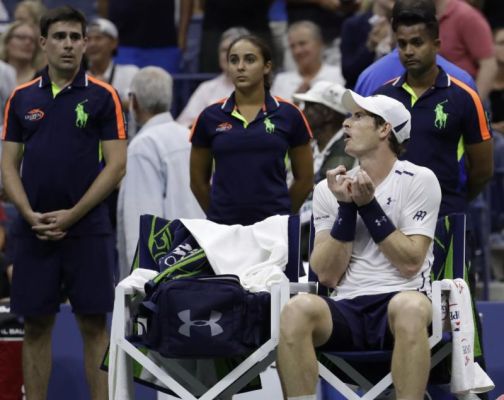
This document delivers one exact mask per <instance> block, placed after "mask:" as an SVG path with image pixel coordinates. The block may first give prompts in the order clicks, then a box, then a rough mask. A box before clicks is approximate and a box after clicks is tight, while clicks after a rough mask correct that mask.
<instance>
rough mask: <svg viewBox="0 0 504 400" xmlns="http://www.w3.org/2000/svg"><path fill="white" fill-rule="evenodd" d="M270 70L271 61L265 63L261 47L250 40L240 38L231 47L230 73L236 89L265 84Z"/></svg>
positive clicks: (229, 57)
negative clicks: (265, 78)
mask: <svg viewBox="0 0 504 400" xmlns="http://www.w3.org/2000/svg"><path fill="white" fill-rule="evenodd" d="M270 71H271V62H269V61H268V62H266V63H265V61H264V57H263V55H262V54H261V51H260V49H259V48H258V47H257V46H256V45H255V44H253V43H251V42H249V41H248V40H240V41H238V42H236V43H235V44H234V45H233V47H232V48H231V49H230V51H229V56H228V74H229V76H230V77H231V80H232V81H233V83H234V85H235V87H236V89H238V90H239V89H246V88H252V87H257V86H259V85H260V86H263V85H264V77H265V75H267V74H268V73H269V72H270Z"/></svg>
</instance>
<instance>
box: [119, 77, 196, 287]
mask: <svg viewBox="0 0 504 400" xmlns="http://www.w3.org/2000/svg"><path fill="white" fill-rule="evenodd" d="M172 90H173V80H172V78H171V76H170V75H169V74H168V73H167V72H166V71H165V70H163V69H162V68H159V67H145V68H142V69H141V70H140V71H139V72H138V73H137V74H136V75H135V77H134V78H133V81H132V82H131V88H130V101H131V105H130V109H131V111H132V112H133V116H134V118H135V120H136V122H137V124H138V125H139V126H141V129H140V131H139V132H138V134H137V135H136V136H135V137H134V138H133V140H132V141H131V143H130V145H129V147H128V164H127V168H126V175H125V177H124V179H123V181H122V184H121V188H120V191H119V199H118V204H117V246H118V253H119V268H120V278H124V277H125V276H126V275H128V274H129V270H130V266H131V263H132V261H133V256H134V253H135V248H136V244H137V240H138V220H139V217H140V215H142V214H153V215H156V216H159V217H162V218H166V219H175V218H204V216H205V215H204V213H203V211H202V210H201V208H200V207H199V205H198V203H197V201H196V199H195V198H194V196H193V194H192V192H191V189H190V187H189V154H190V150H191V145H190V143H189V130H188V129H187V128H186V127H184V126H182V125H180V124H178V123H177V122H175V121H174V120H173V118H172V116H171V114H170V112H169V110H170V107H171V103H172Z"/></svg>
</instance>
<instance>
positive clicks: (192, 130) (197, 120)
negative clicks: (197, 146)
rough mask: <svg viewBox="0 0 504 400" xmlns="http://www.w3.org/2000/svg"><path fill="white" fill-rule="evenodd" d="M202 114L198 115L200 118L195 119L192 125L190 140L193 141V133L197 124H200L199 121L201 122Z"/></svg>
mask: <svg viewBox="0 0 504 400" xmlns="http://www.w3.org/2000/svg"><path fill="white" fill-rule="evenodd" d="M201 114H202V113H200V115H198V118H196V120H195V121H194V124H193V125H192V126H191V133H190V134H189V141H190V142H192V137H193V135H194V130H195V129H196V125H197V124H198V122H199V119H200V117H201Z"/></svg>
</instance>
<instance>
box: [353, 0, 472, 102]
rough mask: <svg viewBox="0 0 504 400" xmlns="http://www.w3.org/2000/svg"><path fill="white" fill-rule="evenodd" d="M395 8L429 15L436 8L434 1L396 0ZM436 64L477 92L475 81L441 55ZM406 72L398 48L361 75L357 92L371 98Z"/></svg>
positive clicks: (437, 55)
mask: <svg viewBox="0 0 504 400" xmlns="http://www.w3.org/2000/svg"><path fill="white" fill-rule="evenodd" d="M394 7H397V10H398V11H399V9H400V8H403V9H409V8H416V9H417V12H418V13H424V14H427V13H432V12H435V6H434V3H433V2H432V0H396V3H395V5H394ZM436 63H437V64H438V65H439V66H440V67H441V68H443V69H444V70H445V71H446V72H447V73H448V74H450V75H451V76H454V77H455V78H457V79H459V80H461V81H462V82H464V83H465V84H467V85H468V86H469V87H471V88H472V89H475V90H476V83H475V82H474V79H473V78H472V77H471V75H469V74H468V73H467V72H466V71H464V70H463V69H462V68H459V67H457V66H456V65H455V64H453V63H452V62H450V61H448V60H447V59H446V58H444V57H442V56H441V55H439V54H436ZM404 72H406V70H405V69H404V67H403V65H402V64H401V61H400V60H399V52H398V50H397V48H396V49H394V50H393V51H392V52H390V53H389V54H387V55H386V56H383V57H382V58H380V59H379V60H377V61H375V62H374V63H373V64H371V65H370V66H369V67H367V68H366V69H365V70H364V71H363V72H362V73H361V74H360V75H359V79H357V84H356V85H355V91H356V92H357V93H359V94H360V95H362V96H369V95H371V94H373V93H374V92H375V91H376V89H378V88H379V87H380V86H382V85H384V84H385V83H386V82H388V81H390V80H391V79H394V78H397V77H399V76H400V75H402V74H404Z"/></svg>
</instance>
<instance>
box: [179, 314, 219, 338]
mask: <svg viewBox="0 0 504 400" xmlns="http://www.w3.org/2000/svg"><path fill="white" fill-rule="evenodd" d="M177 315H178V317H179V318H180V320H181V321H182V322H183V323H184V324H183V325H181V326H180V328H179V330H178V331H179V333H180V334H181V335H184V336H187V337H191V327H202V326H208V327H210V334H211V336H217V335H220V334H221V333H222V332H224V329H222V327H221V326H220V325H219V324H218V323H217V321H219V320H220V319H221V317H222V313H220V312H219V311H213V310H212V312H211V313H210V319H209V320H205V319H196V320H194V321H191V310H184V311H180V312H179V313H178V314H177Z"/></svg>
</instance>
